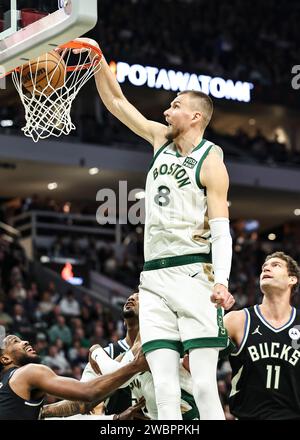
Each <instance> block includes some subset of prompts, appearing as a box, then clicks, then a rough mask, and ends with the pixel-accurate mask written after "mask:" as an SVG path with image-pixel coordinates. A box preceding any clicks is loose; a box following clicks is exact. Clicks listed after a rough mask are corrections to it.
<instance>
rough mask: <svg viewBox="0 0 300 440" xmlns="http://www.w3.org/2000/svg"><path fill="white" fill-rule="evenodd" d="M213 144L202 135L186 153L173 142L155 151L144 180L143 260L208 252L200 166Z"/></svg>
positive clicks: (205, 206) (208, 243)
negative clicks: (199, 140)
mask: <svg viewBox="0 0 300 440" xmlns="http://www.w3.org/2000/svg"><path fill="white" fill-rule="evenodd" d="M213 147H214V144H213V143H212V142H209V141H207V140H206V139H203V140H202V141H201V143H200V144H199V145H198V146H197V147H196V148H194V150H193V151H192V152H191V153H190V154H189V155H188V156H181V155H180V154H179V153H178V151H177V149H176V147H175V145H174V143H168V144H166V145H164V146H162V147H161V148H160V149H159V150H158V151H157V153H156V154H155V156H154V158H153V160H152V163H151V166H150V170H149V173H148V176H147V183H146V223H145V236H144V253H145V261H150V260H155V259H159V258H165V257H173V256H178V255H189V254H201V253H202V254H209V253H210V230H209V224H208V214H207V197H206V190H205V188H204V187H203V186H202V184H201V182H200V170H201V166H202V164H203V162H204V160H205V158H206V157H207V155H208V154H209V152H210V150H211V149H212V148H213Z"/></svg>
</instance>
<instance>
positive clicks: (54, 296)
mask: <svg viewBox="0 0 300 440" xmlns="http://www.w3.org/2000/svg"><path fill="white" fill-rule="evenodd" d="M47 290H48V292H49V293H50V295H51V301H52V302H53V303H55V304H58V303H59V301H60V299H61V295H60V293H59V292H58V291H57V289H56V285H55V283H54V281H50V282H49V285H48V288H47Z"/></svg>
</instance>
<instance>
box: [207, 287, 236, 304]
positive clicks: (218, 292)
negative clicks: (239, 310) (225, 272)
mask: <svg viewBox="0 0 300 440" xmlns="http://www.w3.org/2000/svg"><path fill="white" fill-rule="evenodd" d="M210 300H211V302H213V303H215V305H216V307H223V308H224V309H225V310H229V309H231V307H232V306H233V304H234V303H235V299H234V298H233V296H232V295H231V293H230V292H228V289H227V288H226V287H225V286H223V284H216V285H215V286H214V290H213V294H212V295H211V297H210Z"/></svg>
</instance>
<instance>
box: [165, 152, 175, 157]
mask: <svg viewBox="0 0 300 440" xmlns="http://www.w3.org/2000/svg"><path fill="white" fill-rule="evenodd" d="M164 154H168V155H169V156H175V157H176V153H169V152H168V151H164Z"/></svg>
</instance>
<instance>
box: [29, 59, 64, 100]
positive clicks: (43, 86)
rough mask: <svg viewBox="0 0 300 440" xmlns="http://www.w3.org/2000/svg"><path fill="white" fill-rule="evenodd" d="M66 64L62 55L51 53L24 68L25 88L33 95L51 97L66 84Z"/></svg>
mask: <svg viewBox="0 0 300 440" xmlns="http://www.w3.org/2000/svg"><path fill="white" fill-rule="evenodd" d="M65 75H66V64H65V62H64V60H63V59H61V57H60V55H59V54H58V53H57V52H55V51H52V52H49V53H46V54H45V55H42V56H40V57H39V58H37V59H35V60H32V61H30V63H28V64H26V65H24V66H22V68H21V78H22V84H23V87H24V88H25V89H26V90H28V91H29V92H31V93H32V94H42V93H43V94H44V95H46V96H49V95H51V93H53V92H54V90H56V89H58V88H60V87H62V86H63V85H64V83H65Z"/></svg>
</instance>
